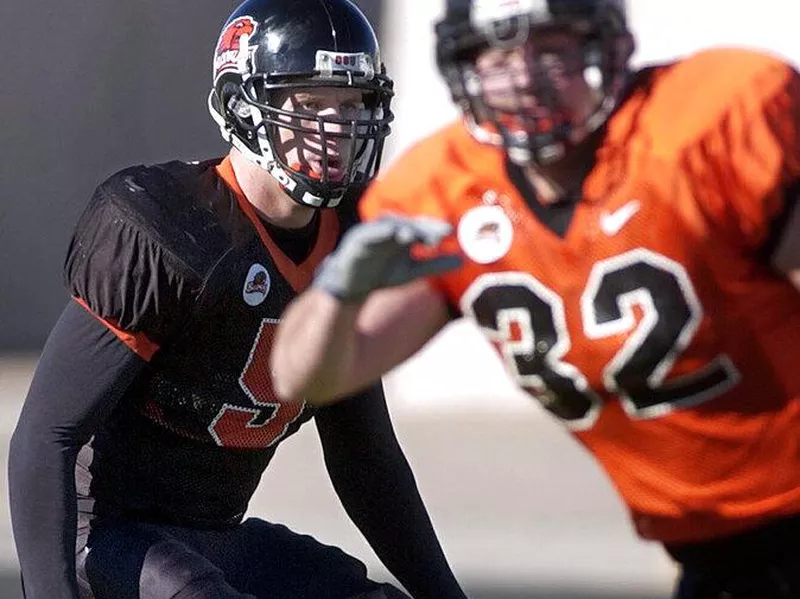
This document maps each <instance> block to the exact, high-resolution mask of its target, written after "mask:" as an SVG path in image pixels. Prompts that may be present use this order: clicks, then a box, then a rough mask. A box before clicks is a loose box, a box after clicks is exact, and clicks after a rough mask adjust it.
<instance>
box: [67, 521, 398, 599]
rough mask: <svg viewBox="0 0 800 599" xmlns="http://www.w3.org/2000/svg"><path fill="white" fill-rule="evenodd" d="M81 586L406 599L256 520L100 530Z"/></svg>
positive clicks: (212, 597)
mask: <svg viewBox="0 0 800 599" xmlns="http://www.w3.org/2000/svg"><path fill="white" fill-rule="evenodd" d="M78 579H79V584H80V587H81V597H82V599H346V598H350V597H359V598H362V599H408V598H407V596H406V595H405V594H403V593H401V592H400V591H398V590H397V589H395V588H394V587H392V586H390V585H381V584H378V583H375V582H373V581H371V580H369V579H368V578H367V569H366V567H365V566H364V564H363V563H361V562H360V561H359V560H357V559H356V558H354V557H352V556H350V555H347V554H346V553H344V552H343V551H342V550H341V549H338V548H337V547H331V546H328V545H323V544H322V543H320V542H318V541H316V540H315V539H313V538H312V537H310V536H307V535H300V534H297V533H294V532H292V531H291V530H289V529H288V528H286V527H285V526H281V525H277V524H271V523H268V522H264V521H263V520H258V519H252V518H251V519H249V520H246V521H245V522H243V523H242V524H241V525H239V526H237V527H236V528H232V529H228V530H222V531H213V530H197V529H191V528H182V527H176V526H165V525H159V524H147V523H138V522H137V523H132V522H115V523H106V524H103V525H99V526H96V527H95V528H94V529H93V530H92V533H91V536H90V537H89V548H88V550H87V551H85V552H83V553H82V554H81V555H79V558H78Z"/></svg>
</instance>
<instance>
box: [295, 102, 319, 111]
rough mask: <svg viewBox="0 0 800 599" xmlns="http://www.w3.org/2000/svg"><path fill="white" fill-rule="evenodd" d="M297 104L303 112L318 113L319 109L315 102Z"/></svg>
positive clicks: (317, 103)
mask: <svg viewBox="0 0 800 599" xmlns="http://www.w3.org/2000/svg"><path fill="white" fill-rule="evenodd" d="M299 104H300V108H301V109H302V110H303V111H304V112H319V111H320V108H321V106H320V103H319V102H318V101H317V100H303V101H301V102H300V103H299Z"/></svg>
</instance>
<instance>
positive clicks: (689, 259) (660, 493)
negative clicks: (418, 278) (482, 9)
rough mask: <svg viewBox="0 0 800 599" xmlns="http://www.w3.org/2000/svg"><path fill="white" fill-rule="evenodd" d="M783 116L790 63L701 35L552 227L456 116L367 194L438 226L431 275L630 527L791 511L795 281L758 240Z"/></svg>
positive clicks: (610, 141)
mask: <svg viewBox="0 0 800 599" xmlns="http://www.w3.org/2000/svg"><path fill="white" fill-rule="evenodd" d="M799 121H800V77H799V76H798V74H797V73H796V72H795V71H794V70H793V69H791V68H790V67H788V66H787V65H786V64H784V63H783V62H780V61H778V60H776V59H774V58H772V57H769V56H766V55H762V54H758V53H754V52H749V51H745V50H732V49H719V50H713V51H706V52H703V53H700V54H697V55H694V56H692V57H690V58H687V59H685V60H682V61H680V62H676V63H673V64H670V65H665V66H662V67H658V68H655V69H653V70H651V71H649V72H647V73H645V74H644V76H642V77H641V78H640V79H639V80H638V83H637V86H636V87H635V89H633V90H632V92H631V93H630V95H629V96H628V97H627V99H626V101H625V102H624V104H623V105H622V107H621V108H620V109H619V110H618V111H617V112H616V113H615V114H614V116H613V117H612V119H611V120H610V122H609V123H608V128H607V132H606V135H605V138H604V140H603V142H602V145H601V147H600V149H599V151H598V153H597V162H596V165H595V166H594V168H593V169H592V171H591V172H590V174H589V176H588V177H587V179H586V181H585V183H584V186H583V199H582V201H580V202H579V203H578V205H577V207H576V208H575V212H574V215H573V217H572V220H571V222H570V224H569V227H568V229H567V231H566V234H565V235H564V236H563V237H560V236H559V235H557V234H555V233H554V232H553V231H552V230H551V229H550V228H548V227H547V226H545V225H544V224H542V222H541V221H540V220H539V219H538V218H537V217H536V216H535V215H534V213H533V212H532V210H531V208H530V207H529V206H528V205H527V204H526V202H525V200H524V199H523V198H522V196H521V195H520V193H519V192H518V190H517V189H516V188H515V187H514V185H513V184H512V183H511V181H510V180H509V176H508V174H507V169H506V166H505V156H504V153H503V152H502V151H501V150H499V149H497V148H493V147H490V146H487V145H482V144H480V143H478V142H477V141H475V140H474V139H473V138H472V137H471V135H470V134H469V133H468V132H467V130H466V129H465V128H464V127H463V126H462V125H461V124H460V123H456V124H453V125H451V126H449V127H447V128H446V129H444V130H442V131H440V132H438V133H436V134H435V135H433V136H432V137H430V138H428V139H426V140H423V141H422V142H420V143H418V144H417V145H416V146H415V147H414V148H412V149H411V150H410V151H409V152H407V153H406V155H404V156H403V157H402V158H401V159H400V160H399V161H398V162H397V164H396V165H394V166H393V168H391V169H390V170H389V171H388V172H387V173H385V174H384V176H383V177H382V178H381V179H380V181H378V182H376V183H375V184H374V185H373V186H372V187H371V189H370V190H369V191H368V193H367V195H366V196H365V197H364V198H363V200H362V203H361V212H362V216H363V217H364V218H365V219H372V218H376V217H377V216H379V215H380V214H381V213H383V212H400V213H405V214H427V215H434V216H438V217H440V218H443V219H446V220H448V221H449V222H450V223H452V225H453V227H454V231H455V233H454V235H453V238H452V239H450V240H448V242H450V243H452V244H453V245H455V244H456V243H457V244H458V246H459V248H460V250H461V251H462V252H463V253H464V255H465V263H464V265H463V266H462V267H461V268H459V269H458V270H457V271H454V272H452V273H448V274H445V275H443V276H440V277H437V278H435V279H433V280H432V282H433V284H434V285H435V286H436V287H438V288H439V289H440V290H441V292H442V293H443V294H444V295H445V296H446V298H447V300H448V301H449V302H450V303H452V304H453V305H454V306H458V307H459V308H460V310H461V311H462V313H464V314H465V315H467V316H470V317H472V318H474V319H475V320H476V321H477V322H478V324H479V325H480V326H481V328H482V330H483V331H484V332H485V334H486V335H487V336H488V338H489V340H490V341H491V342H492V343H493V345H494V346H495V347H496V348H497V350H498V352H499V354H500V356H501V358H502V359H503V360H504V362H505V364H506V366H507V368H508V370H509V371H510V373H511V374H512V376H513V377H514V378H515V379H516V381H517V382H518V384H519V385H520V386H521V387H523V388H524V389H526V390H528V391H529V392H530V393H531V394H532V395H533V396H534V397H535V398H537V399H538V400H540V401H541V402H542V403H543V404H544V406H545V407H546V408H548V409H549V410H550V411H551V412H553V413H554V414H555V415H556V416H558V417H559V418H561V419H562V420H563V421H564V422H565V423H566V424H567V425H568V426H569V427H570V429H571V430H572V431H573V432H574V434H575V435H576V436H577V438H578V439H579V440H580V441H581V442H582V443H583V444H584V445H585V446H586V447H587V448H588V449H589V450H590V451H591V452H592V453H593V455H594V456H595V457H596V458H597V459H598V461H599V462H600V464H602V466H603V467H604V468H605V470H606V471H607V473H608V475H609V476H610V478H611V480H612V481H613V483H614V485H615V486H616V488H617V489H618V491H619V493H620V494H621V496H622V497H623V498H624V500H625V502H626V504H627V505H628V507H629V509H630V512H631V515H632V518H633V521H634V523H635V526H636V528H637V530H638V532H639V534H640V535H641V536H643V537H645V538H650V539H658V540H661V541H665V542H677V543H680V542H689V541H698V540H703V539H708V538H713V537H717V536H720V535H724V534H728V533H733V532H736V531H738V530H743V529H745V528H749V527H751V526H755V525H757V524H758V523H760V522H762V521H765V520H767V519H771V518H775V517H779V516H782V515H788V514H797V513H800V401H799V400H800V296H798V292H797V291H796V290H795V288H794V287H793V286H792V285H791V284H790V283H789V282H788V281H787V280H786V279H785V278H783V277H782V276H779V275H777V274H776V273H775V272H774V271H773V270H771V269H770V267H769V264H768V260H767V259H766V258H765V257H764V256H763V251H764V249H765V248H767V247H768V246H769V244H770V242H771V233H772V232H773V230H774V224H775V223H776V222H778V221H779V220H780V217H781V216H782V215H784V214H785V210H786V208H787V206H786V203H787V202H786V200H785V196H786V194H785V189H786V188H787V187H789V186H790V185H791V183H793V182H795V181H796V180H797V179H798V177H800V138H799V136H800V122H799Z"/></svg>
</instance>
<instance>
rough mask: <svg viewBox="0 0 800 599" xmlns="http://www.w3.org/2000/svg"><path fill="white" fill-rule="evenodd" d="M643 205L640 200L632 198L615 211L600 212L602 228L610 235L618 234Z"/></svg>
mask: <svg viewBox="0 0 800 599" xmlns="http://www.w3.org/2000/svg"><path fill="white" fill-rule="evenodd" d="M641 207H642V205H641V204H640V203H639V200H631V201H630V202H628V203H627V204H624V205H623V206H621V207H620V208H617V209H616V210H615V211H614V212H608V211H607V210H603V212H602V213H601V214H600V229H602V231H603V233H605V234H606V235H608V236H609V237H611V236H613V235H616V234H617V233H619V232H620V231H621V230H622V227H624V226H625V225H626V224H627V222H628V221H629V220H630V219H632V218H633V217H634V215H635V214H636V213H637V212H639V209H640V208H641Z"/></svg>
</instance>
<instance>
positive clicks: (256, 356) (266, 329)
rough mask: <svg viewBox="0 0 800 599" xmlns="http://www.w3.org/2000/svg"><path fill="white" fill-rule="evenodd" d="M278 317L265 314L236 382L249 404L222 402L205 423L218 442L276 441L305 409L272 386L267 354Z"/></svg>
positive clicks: (254, 445) (244, 444) (242, 444)
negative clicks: (283, 397)
mask: <svg viewBox="0 0 800 599" xmlns="http://www.w3.org/2000/svg"><path fill="white" fill-rule="evenodd" d="M278 322H279V321H278V320H275V319H272V318H265V319H264V320H263V321H262V322H261V328H260V329H259V331H258V335H256V340H255V343H253V348H252V349H251V350H250V356H249V357H248V359H247V364H246V365H245V367H244V370H243V371H242V375H241V376H240V377H239V386H240V387H241V388H242V390H243V391H244V393H245V395H247V396H248V397H249V398H250V401H252V402H253V407H252V408H250V407H247V408H243V407H241V406H232V405H224V406H223V407H222V409H221V410H220V411H219V413H218V414H217V417H216V418H215V419H214V421H213V422H212V423H211V426H209V431H210V432H211V435H212V436H213V437H214V439H215V440H216V442H217V444H218V445H222V446H224V447H238V448H249V449H256V448H264V447H270V446H271V445H273V444H274V443H275V442H277V441H280V440H281V439H282V438H283V436H284V435H285V434H286V431H287V430H288V429H289V425H291V424H292V423H293V422H294V421H295V420H297V419H298V418H299V417H300V415H301V414H302V413H303V410H304V409H305V403H283V402H281V401H280V400H278V398H277V396H276V395H275V391H274V390H273V388H272V374H271V373H270V370H269V355H270V351H272V341H273V339H274V337H275V330H276V329H277V327H278Z"/></svg>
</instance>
